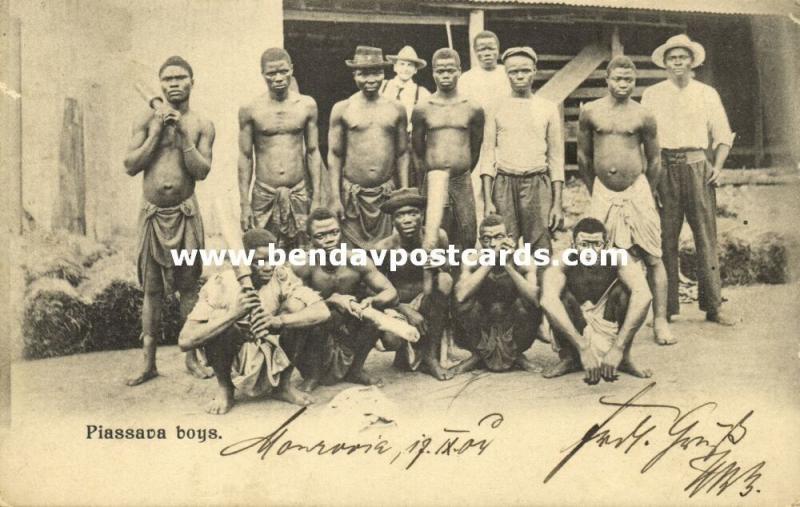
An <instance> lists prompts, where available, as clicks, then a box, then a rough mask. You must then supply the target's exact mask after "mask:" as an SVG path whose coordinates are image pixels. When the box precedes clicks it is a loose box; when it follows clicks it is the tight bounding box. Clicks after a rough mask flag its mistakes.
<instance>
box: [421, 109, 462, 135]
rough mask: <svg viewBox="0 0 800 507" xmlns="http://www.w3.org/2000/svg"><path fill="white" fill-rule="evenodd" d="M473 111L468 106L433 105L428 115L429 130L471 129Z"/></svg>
mask: <svg viewBox="0 0 800 507" xmlns="http://www.w3.org/2000/svg"><path fill="white" fill-rule="evenodd" d="M470 113H471V110H470V108H469V106H467V105H466V104H453V105H432V106H431V107H430V108H429V109H428V111H427V115H426V123H427V124H428V129H429V130H437V129H462V130H466V129H467V128H468V127H469V121H470Z"/></svg>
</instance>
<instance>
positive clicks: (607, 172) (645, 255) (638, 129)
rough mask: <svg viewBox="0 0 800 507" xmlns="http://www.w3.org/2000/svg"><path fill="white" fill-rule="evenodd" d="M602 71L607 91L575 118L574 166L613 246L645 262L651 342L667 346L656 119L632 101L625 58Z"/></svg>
mask: <svg viewBox="0 0 800 507" xmlns="http://www.w3.org/2000/svg"><path fill="white" fill-rule="evenodd" d="M606 76H607V77H606V82H607V83H608V91H609V95H607V96H605V97H603V98H600V99H597V100H595V101H593V102H590V103H589V104H587V105H586V106H585V107H584V108H583V109H582V110H581V114H580V118H579V119H578V125H579V130H578V167H579V168H580V170H581V174H582V176H583V178H584V180H585V182H586V187H587V188H588V189H589V193H590V194H592V205H591V212H590V214H591V216H593V217H594V218H596V219H598V220H600V221H601V222H603V223H604V224H605V226H606V231H607V233H608V238H609V241H611V243H612V245H613V246H615V247H617V248H624V249H626V250H628V251H629V252H630V253H631V254H632V255H634V256H637V257H641V258H642V259H643V260H644V262H645V264H646V265H647V279H648V282H649V284H650V290H651V291H652V293H653V331H654V332H655V341H656V343H658V344H659V345H672V344H673V343H675V339H674V338H673V337H672V333H671V332H670V329H669V324H668V323H667V272H666V270H665V269H664V263H663V262H662V261H661V222H660V218H659V216H658V211H657V210H656V204H655V200H654V198H653V197H654V195H653V192H654V189H656V188H658V181H659V173H660V168H661V160H660V158H661V152H660V150H659V147H658V138H657V136H656V131H657V128H656V119H655V117H654V116H653V115H652V113H650V112H649V111H648V110H647V109H645V108H644V107H642V106H641V105H639V104H638V103H636V102H635V101H633V100H631V94H632V93H633V90H634V88H635V87H636V66H635V65H634V64H633V61H632V60H631V59H630V58H628V57H627V56H617V57H616V58H613V59H612V60H611V61H610V62H609V64H608V67H607V68H606ZM642 148H644V155H645V158H646V167H645V165H644V164H643V161H642Z"/></svg>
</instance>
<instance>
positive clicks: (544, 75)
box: [533, 62, 665, 81]
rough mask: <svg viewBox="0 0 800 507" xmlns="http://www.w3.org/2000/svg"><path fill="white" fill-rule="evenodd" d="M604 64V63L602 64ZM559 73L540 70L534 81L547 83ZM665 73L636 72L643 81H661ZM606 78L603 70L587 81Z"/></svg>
mask: <svg viewBox="0 0 800 507" xmlns="http://www.w3.org/2000/svg"><path fill="white" fill-rule="evenodd" d="M601 63H602V62H601ZM557 72H558V70H557V69H539V70H537V71H536V75H535V76H534V78H533V79H534V81H547V80H548V79H550V78H551V77H553V76H554V75H555V74H556V73H557ZM664 77H665V73H664V71H663V70H661V69H637V70H636V79H637V80H639V81H641V80H648V79H658V80H659V81H660V80H662V79H664ZM605 78H606V71H605V70H603V69H597V70H595V71H594V72H592V73H591V74H590V75H589V77H587V78H586V79H605Z"/></svg>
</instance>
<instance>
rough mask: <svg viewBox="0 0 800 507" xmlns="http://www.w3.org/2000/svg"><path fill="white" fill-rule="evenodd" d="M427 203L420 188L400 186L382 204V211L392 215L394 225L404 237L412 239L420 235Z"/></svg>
mask: <svg viewBox="0 0 800 507" xmlns="http://www.w3.org/2000/svg"><path fill="white" fill-rule="evenodd" d="M425 203H426V199H425V197H423V196H422V194H420V193H419V189H417V188H414V187H411V188H400V189H397V190H395V191H394V192H392V195H390V196H389V199H387V200H386V201H385V202H384V203H383V204H381V211H382V212H383V213H387V214H390V215H392V221H393V222H394V227H395V229H397V232H398V234H400V236H401V237H402V238H404V239H410V238H413V237H415V236H417V237H418V236H419V232H420V230H421V229H422V215H423V211H424V210H425Z"/></svg>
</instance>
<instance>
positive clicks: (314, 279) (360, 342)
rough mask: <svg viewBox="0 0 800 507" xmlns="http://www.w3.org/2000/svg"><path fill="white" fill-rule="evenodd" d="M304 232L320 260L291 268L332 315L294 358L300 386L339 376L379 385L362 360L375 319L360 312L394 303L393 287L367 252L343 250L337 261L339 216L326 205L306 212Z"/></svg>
mask: <svg viewBox="0 0 800 507" xmlns="http://www.w3.org/2000/svg"><path fill="white" fill-rule="evenodd" d="M308 234H309V237H310V240H311V246H312V247H313V248H314V249H319V250H324V252H325V262H324V263H322V264H323V265H313V266H312V265H310V264H311V263H308V264H307V265H305V266H295V271H296V273H297V274H298V275H299V276H300V278H302V279H303V281H304V282H305V283H306V284H307V285H308V286H309V287H311V288H312V289H314V290H317V291H319V293H320V295H322V297H323V298H325V302H326V303H327V305H328V308H329V309H330V312H331V318H330V319H329V320H328V321H327V322H326V323H325V324H324V325H322V326H320V327H318V328H315V329H313V330H312V331H311V332H310V333H309V335H308V340H307V343H306V346H305V348H304V350H303V352H302V353H301V354H300V355H299V357H298V362H297V368H298V370H299V371H300V373H301V374H302V375H303V383H302V384H301V386H300V389H302V390H304V391H307V392H308V391H311V390H312V389H314V388H315V387H317V386H318V385H319V384H325V385H331V384H336V383H338V382H341V381H342V380H346V381H349V382H353V383H356V384H364V385H374V384H376V385H381V384H382V381H381V379H379V378H375V377H372V376H370V375H367V373H366V372H364V362H365V361H366V360H367V355H368V354H369V352H370V350H372V347H374V346H375V343H376V342H377V341H378V337H379V335H380V332H379V330H378V328H377V327H376V326H375V325H374V324H372V323H371V322H368V321H366V320H362V315H361V312H362V310H364V309H366V308H367V307H369V306H372V307H374V308H376V309H379V310H381V309H384V308H388V307H391V306H394V305H396V304H397V291H396V290H395V288H394V286H392V283H391V282H390V281H389V280H388V279H387V278H386V277H385V276H383V274H381V272H380V271H378V269H377V268H376V267H375V264H373V263H372V261H371V260H369V259H368V258H367V257H366V254H365V255H364V256H363V258H361V259H357V258H356V255H354V252H353V251H352V250H348V251H347V254H346V255H344V256H342V258H340V259H339V260H338V261H336V259H335V258H334V257H335V252H336V251H337V250H338V249H339V248H340V247H341V246H342V231H341V228H340V225H339V219H338V218H337V217H336V215H335V214H333V213H332V212H331V211H329V210H328V209H326V208H317V209H316V210H314V211H312V212H311V215H309V217H308ZM312 254H313V251H312ZM334 261H336V262H334ZM339 261H341V262H339ZM362 261H363V262H362ZM368 293H370V294H374V295H372V296H368V295H367V294H368Z"/></svg>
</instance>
